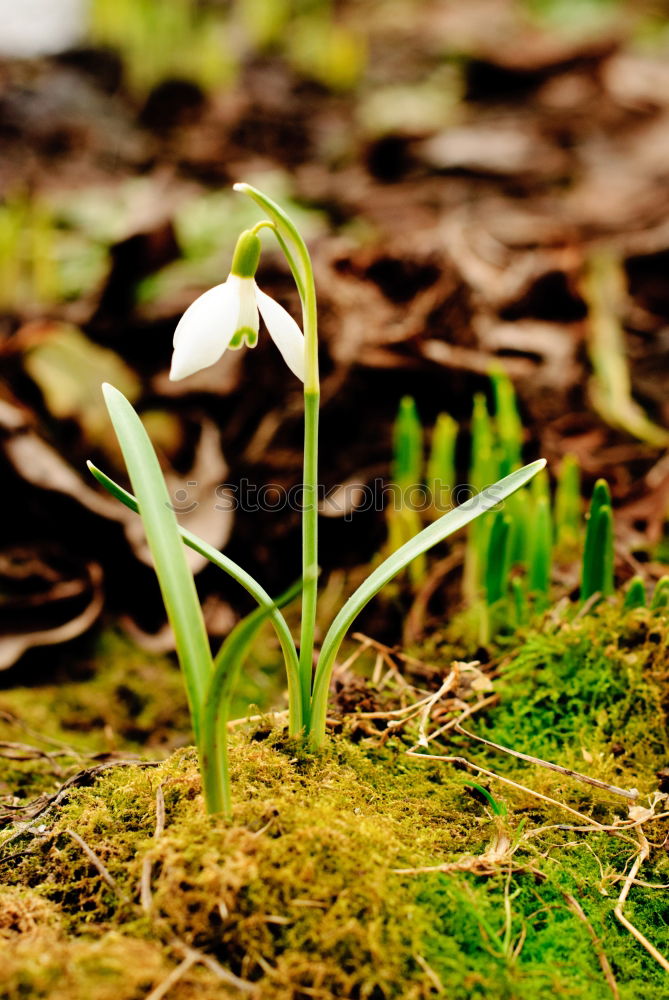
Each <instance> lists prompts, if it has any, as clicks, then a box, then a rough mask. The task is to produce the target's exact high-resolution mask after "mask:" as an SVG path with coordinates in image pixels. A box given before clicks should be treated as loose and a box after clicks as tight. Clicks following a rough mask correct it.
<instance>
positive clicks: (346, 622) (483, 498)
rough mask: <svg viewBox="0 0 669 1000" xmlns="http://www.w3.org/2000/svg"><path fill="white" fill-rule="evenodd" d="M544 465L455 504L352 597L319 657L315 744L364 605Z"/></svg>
mask: <svg viewBox="0 0 669 1000" xmlns="http://www.w3.org/2000/svg"><path fill="white" fill-rule="evenodd" d="M545 465H546V462H545V460H544V459H539V461H537V462H532V463H531V464H530V465H526V466H525V468H523V469H518V470H517V471H516V472H512V473H511V475H510V476H507V477H506V478H505V479H502V480H500V482H498V483H495V484H494V485H493V486H490V487H488V488H487V489H486V490H484V491H483V492H482V493H480V494H478V495H477V496H474V497H472V498H471V499H470V500H467V501H466V502H465V503H463V504H461V505H460V506H459V507H456V508H455V510H450V511H449V512H448V513H447V514H444V515H443V516H442V517H440V518H439V519H438V520H437V521H434V522H433V523H432V524H430V525H428V527H427V528H423V530H422V531H421V532H420V534H419V535H417V536H416V537H415V538H412V539H411V541H410V542H407V543H406V544H405V545H403V546H402V547H401V548H400V549H398V550H397V552H394V553H393V554H392V555H391V556H389V557H388V558H387V559H386V560H384V562H382V563H381V565H380V566H377V568H376V569H375V570H374V572H373V573H371V574H370V576H368V577H367V579H366V580H365V582H364V583H363V584H361V585H360V586H359V587H358V589H357V590H356V591H355V592H354V593H353V594H352V595H351V597H349V599H348V600H347V601H346V603H345V604H344V606H343V608H342V609H341V610H340V611H339V614H338V615H337V616H336V617H335V619H334V621H333V622H332V625H331V626H330V628H329V630H328V633H327V635H326V636H325V640H324V642H323V646H322V649H321V654H320V656H319V658H318V666H317V668H316V676H315V679H314V689H313V696H312V724H311V740H312V744H313V745H315V746H321V745H322V744H323V741H324V739H325V715H326V710H327V698H328V689H329V686H330V678H331V676H332V670H333V667H334V662H335V657H336V656H337V652H338V651H339V647H340V646H341V644H342V641H343V639H344V636H345V635H346V633H347V632H348V630H349V628H350V626H351V625H352V623H353V621H354V620H355V619H356V618H357V616H358V615H359V614H360V612H361V611H362V609H363V608H364V607H365V605H366V604H367V603H368V602H369V601H371V599H372V598H373V597H374V596H375V595H376V594H378V592H379V591H380V590H381V589H382V587H384V586H385V585H386V584H387V583H388V582H389V581H390V580H392V579H393V577H394V576H397V574H398V573H400V572H401V571H402V570H403V569H404V567H405V566H407V565H408V564H409V563H410V562H411V560H412V559H415V558H416V556H418V555H420V554H421V553H422V552H427V551H428V549H430V548H432V546H433V545H437V544H438V543H439V542H442V541H443V540H444V539H445V538H447V537H448V536H449V535H452V534H453V532H455V531H457V530H458V529H459V528H463V527H464V526H465V525H466V524H469V523H470V521H473V520H474V519H475V518H477V517H479V516H480V515H481V514H484V513H485V512H486V511H489V510H492V509H493V508H494V507H496V506H497V504H498V503H501V502H502V501H503V500H505V499H506V498H507V497H508V496H510V495H511V494H512V493H514V492H515V491H516V490H517V489H520V487H521V486H524V485H525V484H526V483H528V482H529V481H530V479H532V477H533V476H535V475H536V474H537V472H539V470H540V469H543V468H544V467H545Z"/></svg>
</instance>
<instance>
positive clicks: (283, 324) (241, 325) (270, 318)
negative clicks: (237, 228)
mask: <svg viewBox="0 0 669 1000" xmlns="http://www.w3.org/2000/svg"><path fill="white" fill-rule="evenodd" d="M259 256H260V240H259V239H258V237H257V235H256V233H254V232H253V230H248V231H247V232H245V233H242V235H241V236H240V237H239V240H238V242H237V249H236V250H235V254H234V257H233V261H232V268H231V270H230V274H229V275H228V278H227V280H226V281H224V282H223V284H222V285H216V286H215V287H214V288H210V289H209V291H207V292H205V293H204V295H201V296H200V297H199V298H198V299H196V300H195V302H193V303H192V305H190V306H189V307H188V309H187V310H186V312H185V313H184V314H183V316H182V317H181V319H180V321H179V323H178V325H177V328H176V330H175V331H174V353H173V355H172V367H171V369H170V379H172V381H173V382H176V381H178V380H179V379H182V378H187V377H188V376H189V375H193V374H195V372H198V371H200V370H201V369H202V368H208V367H209V365H213V364H215V362H216V361H218V359H219V358H220V357H221V355H222V354H223V352H224V351H226V350H228V349H232V350H235V349H237V348H239V347H242V345H243V344H244V343H246V344H247V346H248V347H255V346H256V344H257V343H258V330H259V327H260V322H259V316H258V313H259V312H260V316H262V318H263V320H264V323H265V326H266V327H267V330H268V332H269V335H270V337H271V338H272V340H273V341H274V343H275V344H276V346H277V347H278V348H279V351H280V352H281V354H282V355H283V359H284V361H285V362H286V364H287V365H288V367H289V368H290V370H291V371H292V372H293V374H295V375H297V377H298V378H299V379H301V380H302V381H303V382H304V335H303V333H302V331H301V330H300V328H299V326H298V325H297V323H296V322H295V320H294V319H293V317H292V316H291V315H290V313H288V312H286V310H285V309H284V308H283V306H280V305H279V303H278V302H275V301H274V299H273V298H271V297H270V296H269V295H266V294H265V292H263V291H261V290H260V289H259V288H258V286H257V284H256V282H255V277H254V275H255V272H256V268H257V266H258V259H259Z"/></svg>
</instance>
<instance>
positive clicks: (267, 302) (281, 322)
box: [256, 286, 304, 382]
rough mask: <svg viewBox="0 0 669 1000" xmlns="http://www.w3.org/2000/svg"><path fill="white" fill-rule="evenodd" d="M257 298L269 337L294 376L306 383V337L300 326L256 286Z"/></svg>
mask: <svg viewBox="0 0 669 1000" xmlns="http://www.w3.org/2000/svg"><path fill="white" fill-rule="evenodd" d="M256 297H257V301H258V309H259V310H260V315H261V316H262V318H263V320H264V321H265V326H266V327H267V330H268V331H269V335H270V337H271V338H272V340H273V341H274V343H275V344H276V346H277V347H278V348H279V350H280V351H281V354H282V355H283V360H284V361H285V362H286V364H287V365H288V367H289V368H290V370H291V371H292V372H293V374H294V375H297V377H298V378H299V379H301V381H302V382H304V335H303V333H302V331H301V330H300V328H299V326H298V325H297V323H296V322H295V320H294V319H293V317H292V316H291V315H290V313H288V312H286V310H285V309H284V308H283V306H280V305H279V303H278V302H275V301H274V299H273V298H270V296H269V295H266V294H265V292H262V291H261V290H260V289H259V288H258V287H257V286H256Z"/></svg>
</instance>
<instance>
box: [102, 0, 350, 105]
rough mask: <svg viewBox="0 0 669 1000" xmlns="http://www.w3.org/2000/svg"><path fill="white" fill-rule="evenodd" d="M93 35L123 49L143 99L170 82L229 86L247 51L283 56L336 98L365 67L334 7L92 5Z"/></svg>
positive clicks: (273, 2)
mask: <svg viewBox="0 0 669 1000" xmlns="http://www.w3.org/2000/svg"><path fill="white" fill-rule="evenodd" d="M90 34H91V37H92V39H93V40H94V41H96V42H99V43H101V44H104V45H109V46H110V47H112V48H115V49H118V51H119V52H120V53H121V55H122V57H123V60H124V63H125V66H126V69H127V73H128V83H129V85H130V87H131V89H132V90H133V91H135V92H136V93H138V94H144V93H146V92H147V91H148V90H150V89H151V88H152V87H154V86H156V84H158V83H160V82H161V81H163V80H165V79H169V78H172V79H180V80H186V81H188V82H190V83H194V84H197V85H198V86H200V87H202V89H203V90H211V89H213V88H215V87H220V86H228V85H231V84H233V83H234V82H235V79H236V76H237V73H238V69H239V65H238V64H239V61H240V56H239V53H240V52H243V51H244V49H246V50H247V51H250V52H256V51H263V50H266V49H276V50H279V51H281V52H282V54H283V55H284V56H285V57H286V58H287V59H288V61H289V63H290V64H291V65H293V66H294V67H295V68H296V69H297V70H299V71H300V72H301V73H303V74H304V75H305V76H307V77H310V78H312V79H315V80H318V82H319V83H322V84H324V85H325V86H327V87H330V88H331V89H333V90H340V89H346V88H348V87H351V86H353V85H354V84H355V83H356V82H357V80H358V78H359V76H360V74H361V72H362V70H363V68H364V64H365V46H364V44H363V40H362V38H361V37H360V36H359V34H358V33H357V32H356V31H354V30H353V28H351V27H349V26H348V25H345V24H342V23H341V20H340V19H339V18H336V17H335V11H334V5H333V3H332V2H331V0H310V2H299V0H298V2H296V0H233V2H232V3H230V4H226V5H224V6H223V7H222V6H220V5H216V4H203V3H201V2H197V0H93V4H92V10H91V23H90Z"/></svg>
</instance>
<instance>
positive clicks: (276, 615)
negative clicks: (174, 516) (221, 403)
mask: <svg viewBox="0 0 669 1000" xmlns="http://www.w3.org/2000/svg"><path fill="white" fill-rule="evenodd" d="M88 468H89V469H90V471H91V472H92V474H93V475H94V476H95V478H96V479H97V481H98V482H99V483H100V485H101V486H104V488H105V489H106V490H107V492H108V493H111V495H112V496H113V497H116V499H117V500H120V501H121V503H123V504H125V506H126V507H129V508H130V510H133V511H135V513H138V512H139V507H138V505H137V500H136V499H135V497H134V496H133V495H132V493H128V491H127V490H124V489H123V487H122V486H119V485H118V483H115V482H114V480H113V479H110V478H109V476H107V475H105V473H104V472H102V471H101V470H100V469H98V468H97V467H96V466H95V465H93V463H92V462H88ZM177 527H178V529H179V534H180V535H181V538H182V540H183V541H184V542H185V544H186V545H187V546H188V547H189V548H191V549H193V551H194V552H198V553H199V554H200V555H201V556H204V557H205V559H208V560H209V562H211V563H213V564H214V566H218V568H219V569H222V570H223V572H224V573H227V574H228V576H230V577H232V579H233V580H235V581H236V582H237V583H238V584H239V585H240V586H241V587H243V588H244V590H246V592H247V593H249V594H250V595H251V597H253V598H254V600H255V601H256V602H257V603H258V604H259V605H260V607H262V608H266V609H267V610H268V612H269V618H270V621H271V622H272V624H273V626H274V630H275V632H276V635H277V638H278V640H279V642H280V644H281V651H282V653H283V658H284V662H285V664H286V675H287V680H288V702H289V705H290V734H291V736H297V734H298V733H299V731H300V729H301V728H302V710H301V703H300V698H299V689H300V684H299V664H298V659H297V650H296V649H295V642H294V640H293V637H292V635H291V632H290V629H289V628H288V623H287V622H286V619H285V618H284V617H283V615H282V614H281V612H280V611H279V609H278V608H277V606H276V605H275V603H274V601H273V600H272V598H271V597H270V595H269V594H268V593H267V591H266V590H265V589H264V587H261V585H260V584H259V583H258V582H257V581H256V580H254V579H253V577H252V576H251V575H250V574H249V573H247V572H246V570H244V569H242V567H241V566H239V565H238V564H237V563H236V562H234V560H232V559H230V558H229V557H228V556H226V555H224V554H223V553H222V552H219V551H218V549H215V548H214V547H213V545H210V544H209V542H205V541H204V539H202V538H198V536H197V535H194V534H193V532H192V531H188V529H187V528H182V527H181V525H180V524H177Z"/></svg>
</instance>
